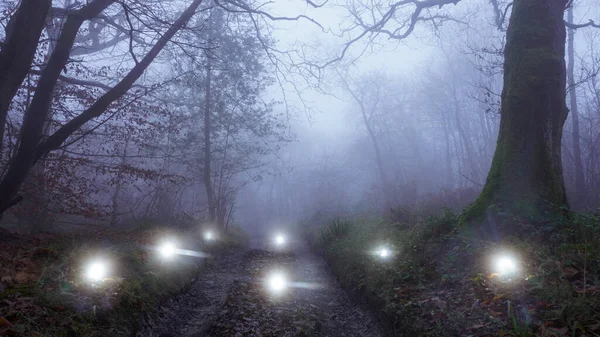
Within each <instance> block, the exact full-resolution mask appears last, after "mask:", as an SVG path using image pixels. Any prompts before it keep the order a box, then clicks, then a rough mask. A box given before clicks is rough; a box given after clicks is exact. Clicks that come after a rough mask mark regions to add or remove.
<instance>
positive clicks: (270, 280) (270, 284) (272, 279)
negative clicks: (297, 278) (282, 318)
mask: <svg viewBox="0 0 600 337" xmlns="http://www.w3.org/2000/svg"><path fill="white" fill-rule="evenodd" d="M266 282H267V284H266V285H267V289H268V290H269V291H270V292H271V293H272V294H274V295H279V294H281V293H283V292H284V291H285V290H286V289H287V288H288V286H289V284H288V281H287V278H286V277H285V275H284V274H283V273H281V272H273V273H272V274H270V275H269V276H268V277H267V280H266Z"/></svg>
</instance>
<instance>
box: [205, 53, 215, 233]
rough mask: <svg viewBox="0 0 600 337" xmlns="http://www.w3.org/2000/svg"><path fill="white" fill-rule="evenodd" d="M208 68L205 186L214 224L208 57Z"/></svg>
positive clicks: (210, 72)
mask: <svg viewBox="0 0 600 337" xmlns="http://www.w3.org/2000/svg"><path fill="white" fill-rule="evenodd" d="M207 63H208V64H207V66H206V88H205V90H206V92H205V95H204V186H205V188H206V198H207V200H208V221H209V222H211V223H212V222H214V221H215V220H216V205H215V194H214V191H213V186H212V174H211V153H210V152H211V146H210V145H211V144H210V134H211V118H210V117H211V116H210V113H211V96H210V95H211V92H210V89H211V88H210V86H211V80H212V78H211V77H212V69H211V63H212V62H211V58H210V56H208V57H207Z"/></svg>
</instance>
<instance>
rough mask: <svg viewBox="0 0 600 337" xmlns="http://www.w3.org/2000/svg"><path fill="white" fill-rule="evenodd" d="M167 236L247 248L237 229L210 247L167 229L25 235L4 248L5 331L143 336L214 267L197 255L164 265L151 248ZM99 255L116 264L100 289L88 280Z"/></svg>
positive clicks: (215, 248)
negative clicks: (141, 331)
mask: <svg viewBox="0 0 600 337" xmlns="http://www.w3.org/2000/svg"><path fill="white" fill-rule="evenodd" d="M166 235H168V236H175V237H178V238H181V241H179V242H180V244H181V245H182V247H185V248H186V249H191V250H196V251H203V252H209V253H211V254H213V255H214V254H220V253H221V252H223V251H224V250H227V249H232V248H234V247H235V246H243V245H245V244H247V237H246V236H245V234H243V233H242V232H241V231H240V230H239V229H237V228H232V229H231V230H230V231H229V232H228V234H225V235H222V236H221V240H220V241H219V243H216V244H211V245H210V246H205V245H204V244H203V243H202V239H201V236H200V235H199V233H194V232H189V231H174V230H166V229H164V228H163V229H156V228H154V229H152V230H135V231H131V232H110V231H106V232H102V233H95V235H92V236H89V235H88V236H68V235H64V234H44V235H41V236H21V237H19V238H18V239H17V240H15V241H11V242H5V243H3V244H2V247H0V248H1V249H2V251H1V252H0V261H1V262H2V274H3V276H2V280H0V303H1V304H0V319H4V320H6V321H7V322H8V323H7V324H6V326H5V328H6V330H7V331H8V332H5V333H8V335H12V336H39V337H46V336H47V337H50V336H53V337H54V336H69V337H76V336H125V335H128V336H129V335H131V334H133V333H135V331H136V330H137V329H138V328H139V325H140V323H141V322H142V321H143V317H144V315H146V314H148V313H151V312H153V311H154V310H156V309H157V308H158V306H159V304H160V303H161V302H162V301H163V300H165V299H168V298H169V297H170V296H171V295H173V294H175V293H177V292H180V291H182V290H184V289H185V288H186V287H187V286H188V285H189V284H190V282H191V281H192V280H193V278H194V277H195V276H196V275H197V274H198V272H199V271H200V270H201V269H202V268H203V267H204V266H205V265H206V263H207V262H204V261H205V260H204V259H199V258H194V257H189V256H178V257H177V258H176V259H174V260H172V261H168V262H167V261H162V260H160V259H159V258H158V256H157V254H156V252H155V251H154V250H152V249H151V247H152V246H153V245H155V244H156V243H157V242H158V241H159V240H160V238H161V237H164V236H166ZM98 255H101V256H102V257H103V258H106V259H107V260H109V261H110V268H109V269H110V276H109V277H108V278H107V279H105V280H104V281H103V282H102V283H99V284H97V285H92V284H90V282H89V281H87V280H86V279H85V278H84V277H82V275H83V274H84V268H85V262H86V261H88V260H89V259H90V258H92V257H94V256H98ZM0 335H1V333H0Z"/></svg>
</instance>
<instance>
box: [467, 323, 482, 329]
mask: <svg viewBox="0 0 600 337" xmlns="http://www.w3.org/2000/svg"><path fill="white" fill-rule="evenodd" d="M484 326H485V325H484V324H475V325H473V326H470V327H468V328H467V330H477V329H481V328H483V327H484Z"/></svg>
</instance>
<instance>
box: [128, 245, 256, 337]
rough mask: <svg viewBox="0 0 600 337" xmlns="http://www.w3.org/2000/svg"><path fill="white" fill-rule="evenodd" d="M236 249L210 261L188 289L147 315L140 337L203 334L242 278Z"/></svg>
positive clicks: (187, 336) (138, 334) (241, 259)
mask: <svg viewBox="0 0 600 337" xmlns="http://www.w3.org/2000/svg"><path fill="white" fill-rule="evenodd" d="M244 253H245V252H236V253H231V254H228V255H225V256H223V257H221V258H217V259H215V260H213V261H208V262H207V264H208V265H207V267H206V269H204V270H203V271H202V274H201V275H200V276H199V277H198V278H197V279H196V280H195V281H194V282H192V284H191V285H190V287H189V290H188V291H186V292H184V293H182V294H180V295H178V296H176V297H175V298H173V299H172V300H170V301H169V302H167V303H164V304H163V305H161V307H160V308H159V309H158V310H157V314H156V315H153V316H151V317H148V318H147V320H146V322H144V325H143V327H142V329H141V330H140V331H139V332H138V333H137V336H138V337H192V336H204V335H205V331H206V330H207V329H208V328H209V327H210V326H211V324H212V323H213V322H214V320H215V318H216V317H217V314H218V312H219V308H221V306H222V305H223V302H224V300H225V298H226V297H227V294H228V292H229V290H230V288H231V286H232V284H233V282H234V280H236V279H242V278H243V268H242V265H241V264H242V262H243V256H244Z"/></svg>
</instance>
